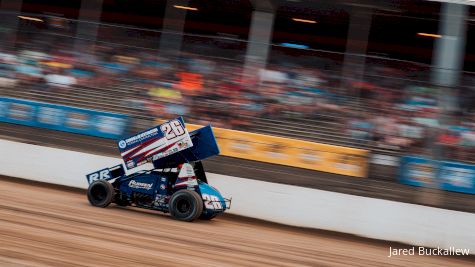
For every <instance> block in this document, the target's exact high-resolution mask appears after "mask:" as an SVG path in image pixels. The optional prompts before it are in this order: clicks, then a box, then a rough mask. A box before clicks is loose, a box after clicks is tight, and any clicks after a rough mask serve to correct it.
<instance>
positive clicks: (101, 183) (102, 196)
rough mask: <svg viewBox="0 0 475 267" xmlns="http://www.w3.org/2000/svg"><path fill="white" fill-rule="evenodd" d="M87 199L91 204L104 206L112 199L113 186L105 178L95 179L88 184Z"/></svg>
mask: <svg viewBox="0 0 475 267" xmlns="http://www.w3.org/2000/svg"><path fill="white" fill-rule="evenodd" d="M87 199H88V200H89V203H91V205H93V206H96V207H100V208H105V207H107V206H109V204H110V203H111V202H112V200H113V199H114V187H113V186H112V185H111V184H110V183H109V182H108V181H106V180H97V181H94V182H93V183H92V184H90V185H89V188H88V189H87Z"/></svg>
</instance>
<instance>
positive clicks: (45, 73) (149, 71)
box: [0, 0, 475, 212]
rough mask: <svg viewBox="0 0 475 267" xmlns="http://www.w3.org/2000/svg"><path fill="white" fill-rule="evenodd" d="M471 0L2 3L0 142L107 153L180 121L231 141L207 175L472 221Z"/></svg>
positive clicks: (474, 19) (474, 81)
mask: <svg viewBox="0 0 475 267" xmlns="http://www.w3.org/2000/svg"><path fill="white" fill-rule="evenodd" d="M454 2H456V3H454ZM472 2H473V1H421V0H415V1H412V0H399V1H397V0H392V1H389V0H386V1H370V0H366V1H353V0H351V1H350V0H333V1H327V0H323V1H305V0H259V1H257V0H220V1H218V0H209V1H194V0H169V1H165V0H163V1H162V0H154V1H151V0H150V1H149V0H143V1H132V0H87V1H86V0H82V1H81V0H71V1H59V0H1V1H0V40H2V42H1V43H0V95H1V96H2V97H1V98H0V121H3V122H4V123H0V124H1V129H0V130H1V131H0V133H1V134H2V138H12V137H16V138H20V137H21V138H22V139H24V140H29V141H31V142H41V140H48V141H44V142H48V144H50V145H53V146H63V147H70V148H76V149H85V150H88V149H89V150H91V151H92V150H94V151H95V152H96V153H111V154H112V153H114V154H116V152H111V151H115V147H114V146H115V145H114V142H113V139H117V138H120V137H122V136H125V135H128V134H132V133H135V132H137V131H139V130H144V129H147V128H149V127H151V126H153V125H156V124H157V121H158V120H161V119H172V118H174V117H176V116H184V118H185V121H186V122H187V123H190V124H198V125H204V124H208V123H212V125H213V126H214V127H216V128H222V129H224V130H223V131H222V132H220V133H219V134H217V137H218V138H219V139H220V141H221V142H225V141H226V140H227V141H229V140H231V141H234V144H228V145H223V146H224V149H222V150H223V155H224V156H225V157H222V158H221V159H219V160H218V161H217V162H216V163H215V164H214V165H213V164H211V167H210V168H211V170H212V171H214V172H218V173H219V172H223V173H226V174H228V173H229V172H236V173H243V172H244V171H246V170H249V169H252V170H253V171H249V172H248V171H246V173H248V174H247V175H248V176H250V177H248V178H255V179H267V180H271V181H277V182H281V183H290V184H297V185H303V186H308V187H315V188H323V189H326V190H332V191H340V192H344V193H351V194H357V195H368V196H373V197H380V198H386V199H394V200H400V201H405V202H414V203H421V204H426V205H432V206H439V207H446V208H452V209H458V210H466V211H471V212H475V203H474V202H473V200H474V197H473V194H475V165H472V164H474V163H475V157H474V156H475V113H474V112H475V109H474V108H475V72H474V71H475V34H474V31H475V8H474V7H473V6H471V5H470V4H471V3H472ZM13 124H15V125H17V124H22V125H26V126H29V127H31V126H33V127H39V128H42V129H46V130H36V129H35V130H34V131H32V129H31V128H21V127H19V126H12V125H13ZM47 129H53V130H60V131H65V132H72V133H76V134H81V135H88V136H96V137H94V139H85V140H87V142H86V141H83V142H82V144H81V143H80V142H78V141H77V140H81V138H85V137H80V136H79V137H78V136H76V135H74V134H71V133H64V134H58V133H56V132H49V131H48V130H47ZM226 129H232V130H239V132H230V131H226ZM247 133H260V134H264V137H263V139H262V140H261V139H259V140H260V141H259V142H260V143H259V142H257V141H256V139H255V136H251V135H248V134H247ZM272 136H281V137H285V138H287V139H285V140H282V139H273V137H272ZM53 137H54V138H53ZM48 138H50V139H48ZM74 140H76V142H77V143H74V142H75V141H74ZM302 140H303V141H310V142H312V144H309V143H306V142H302ZM86 143H87V144H86ZM262 144H265V145H264V146H261V145H262ZM319 144H329V145H332V147H331V148H329V147H325V146H320V145H319ZM88 145H89V146H91V147H90V148H88V147H87V146H88ZM351 148H356V149H359V150H349V149H351ZM289 149H291V151H290V150H289ZM350 151H353V152H350ZM354 151H357V152H354ZM290 154H295V157H294V158H292V157H291V156H292V155H290ZM330 154H331V155H330ZM258 155H260V156H258ZM226 156H228V157H226ZM235 158H239V159H242V160H243V161H239V164H234V163H233V162H235V161H236V159H235ZM319 160H320V161H319ZM269 163H270V164H269ZM272 163H277V164H272ZM226 164H228V165H229V164H232V165H233V166H234V167H231V168H230V167H229V166H228V165H226ZM264 164H266V165H264ZM223 166H227V167H226V170H224V169H225V167H223ZM243 166H244V167H243ZM296 166H297V167H298V166H300V167H301V168H293V167H296ZM329 166H332V167H329ZM257 170H259V171H257ZM271 171H272V174H271ZM276 173H277V174H276ZM297 173H298V177H293V176H292V175H293V174H296V175H297ZM276 176H277V177H276ZM355 177H357V178H355ZM361 177H362V178H364V179H360V178H361ZM403 184H408V185H412V186H414V185H415V186H420V187H419V188H420V190H416V189H417V188H415V187H411V186H406V185H403ZM449 191H453V192H459V193H450V192H449Z"/></svg>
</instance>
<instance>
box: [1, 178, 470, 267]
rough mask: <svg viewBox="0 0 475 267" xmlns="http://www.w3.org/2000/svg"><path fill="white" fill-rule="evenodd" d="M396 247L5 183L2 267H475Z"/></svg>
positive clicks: (463, 261) (467, 260)
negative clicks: (103, 204)
mask: <svg viewBox="0 0 475 267" xmlns="http://www.w3.org/2000/svg"><path fill="white" fill-rule="evenodd" d="M390 245H391V244H389V243H388V244H385V243H383V242H374V241H368V240H363V239H360V238H353V237H348V236H335V235H333V234H329V233H322V232H317V231H311V230H304V229H296V228H292V227H285V226H278V225H274V224H268V223H264V222H259V221H253V220H244V219H241V218H238V217H235V216H223V217H220V218H217V219H215V220H213V221H199V222H195V223H184V222H179V221H175V220H172V219H171V218H170V217H169V216H168V215H165V214H162V213H158V212H152V211H144V210H139V209H134V208H119V207H116V206H114V205H111V207H109V208H106V209H101V208H95V207H92V206H90V205H89V203H88V202H87V200H86V197H85V195H84V194H82V193H80V192H74V191H65V190H61V189H57V188H51V187H45V186H40V185H37V184H26V183H19V182H17V181H12V180H9V179H6V180H5V179H2V178H0V266H2V267H3V266H474V264H475V262H474V261H473V258H469V257H465V258H464V257H441V256H400V257H397V258H394V257H393V258H387V255H388V251H389V246H390ZM392 246H397V245H396V244H392ZM399 247H401V245H399Z"/></svg>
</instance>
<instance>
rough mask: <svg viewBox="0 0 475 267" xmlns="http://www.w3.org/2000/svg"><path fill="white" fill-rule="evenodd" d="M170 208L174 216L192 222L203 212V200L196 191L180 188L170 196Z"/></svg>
mask: <svg viewBox="0 0 475 267" xmlns="http://www.w3.org/2000/svg"><path fill="white" fill-rule="evenodd" d="M169 209H170V215H171V216H172V217H173V218H175V219H177V220H180V221H186V222H191V221H194V220H196V219H198V217H200V215H201V213H202V212H203V200H202V199H201V197H200V195H199V194H198V193H196V192H195V191H191V190H180V191H177V192H175V193H174V194H173V195H172V197H171V198H170V202H169Z"/></svg>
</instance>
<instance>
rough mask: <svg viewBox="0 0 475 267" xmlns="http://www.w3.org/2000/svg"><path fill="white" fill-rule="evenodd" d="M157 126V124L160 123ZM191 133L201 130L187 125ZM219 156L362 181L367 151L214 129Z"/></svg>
mask: <svg viewBox="0 0 475 267" xmlns="http://www.w3.org/2000/svg"><path fill="white" fill-rule="evenodd" d="M160 122H161V121H160ZM187 127H188V129H190V130H194V129H197V128H200V127H202V126H198V125H192V124H187ZM213 130H214V134H215V135H216V139H217V140H218V144H219V148H220V150H221V153H220V155H223V156H229V157H235V158H241V159H248V160H255V161H261V162H268V163H274V164H280V165H287V166H292V167H297V168H304V169H310V170H316V171H322V172H328V173H335V174H341V175H348V176H354V177H366V175H367V168H368V160H369V151H368V150H364V149H356V148H349V147H341V146H334V145H327V144H320V143H314V142H309V141H302V140H296V139H290V138H283V137H276V136H269V135H263V134H255V133H248V132H242V131H236V130H229V129H223V128H214V127H213Z"/></svg>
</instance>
